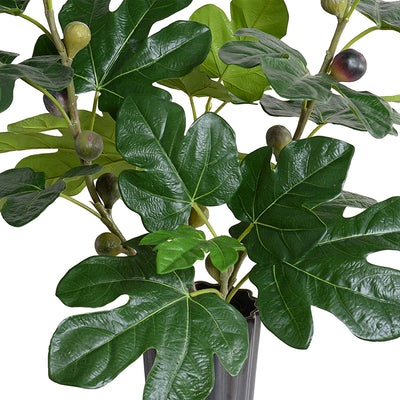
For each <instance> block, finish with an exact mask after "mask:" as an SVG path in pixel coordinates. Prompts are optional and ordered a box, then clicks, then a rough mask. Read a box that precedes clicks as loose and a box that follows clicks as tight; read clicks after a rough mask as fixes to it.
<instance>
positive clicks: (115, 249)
mask: <svg viewBox="0 0 400 400" xmlns="http://www.w3.org/2000/svg"><path fill="white" fill-rule="evenodd" d="M94 247H95V249H96V252H97V254H99V255H100V256H117V255H118V254H120V253H122V252H123V250H124V249H123V247H122V245H121V240H120V239H119V237H118V236H117V235H115V234H114V233H111V232H104V233H102V234H100V235H99V236H97V238H96V241H95V242H94Z"/></svg>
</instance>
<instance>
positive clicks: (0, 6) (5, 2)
mask: <svg viewBox="0 0 400 400" xmlns="http://www.w3.org/2000/svg"><path fill="white" fill-rule="evenodd" d="M28 3H29V0H0V13H7V14H12V15H19V14H22V13H23V12H24V11H25V9H26V7H27V5H28Z"/></svg>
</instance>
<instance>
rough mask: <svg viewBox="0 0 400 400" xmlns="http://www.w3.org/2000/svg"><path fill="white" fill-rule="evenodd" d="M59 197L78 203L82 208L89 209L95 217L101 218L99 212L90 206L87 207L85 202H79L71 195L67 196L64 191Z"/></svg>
mask: <svg viewBox="0 0 400 400" xmlns="http://www.w3.org/2000/svg"><path fill="white" fill-rule="evenodd" d="M60 197H62V198H63V199H66V200H68V201H70V202H71V203H74V204H76V205H78V206H79V207H82V208H83V209H85V210H86V211H89V212H90V213H92V214H93V215H94V216H95V217H97V218H99V219H101V216H100V214H98V213H97V212H96V211H94V210H92V209H91V208H90V207H88V206H87V205H86V204H83V203H81V202H80V201H79V200H76V199H74V198H73V197H71V196H68V195H66V194H64V193H61V194H60Z"/></svg>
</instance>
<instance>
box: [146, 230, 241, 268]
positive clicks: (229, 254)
mask: <svg viewBox="0 0 400 400" xmlns="http://www.w3.org/2000/svg"><path fill="white" fill-rule="evenodd" d="M140 243H141V244H146V245H156V246H155V247H154V250H155V251H157V272H158V273H159V274H165V273H169V272H172V271H175V270H177V269H185V268H190V267H192V266H193V264H194V263H195V262H196V261H198V260H202V259H204V252H207V253H208V252H209V253H210V258H211V261H212V263H213V264H214V266H215V267H216V268H218V269H219V270H220V271H222V272H223V271H226V270H227V269H228V268H229V267H231V266H232V265H233V264H235V263H236V261H237V260H238V258H239V254H238V251H242V250H245V247H244V246H243V245H241V244H240V243H239V242H238V241H237V240H236V239H234V238H231V237H229V236H218V237H215V238H213V239H210V240H206V236H205V235H204V233H203V232H202V231H198V230H196V229H194V228H192V227H191V226H187V225H182V226H180V227H179V228H177V229H176V230H174V231H165V230H161V231H157V232H152V233H149V234H147V235H146V236H145V237H144V238H143V239H142V240H141V242H140Z"/></svg>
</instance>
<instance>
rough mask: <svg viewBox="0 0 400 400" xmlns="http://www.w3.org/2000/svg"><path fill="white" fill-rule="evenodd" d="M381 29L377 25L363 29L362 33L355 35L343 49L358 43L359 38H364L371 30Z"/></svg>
mask: <svg viewBox="0 0 400 400" xmlns="http://www.w3.org/2000/svg"><path fill="white" fill-rule="evenodd" d="M377 30H379V27H377V26H371V27H370V28H368V29H365V31H362V32H361V33H359V34H358V35H357V36H355V37H354V38H353V39H351V40H350V41H349V42H348V43H347V44H346V45H345V46H344V47H343V48H342V50H341V51H343V50H347V49H349V48H350V47H351V46H353V44H354V43H356V42H357V41H358V40H360V39H362V38H363V37H364V36H366V35H368V34H369V33H371V32H375V31H377Z"/></svg>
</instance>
